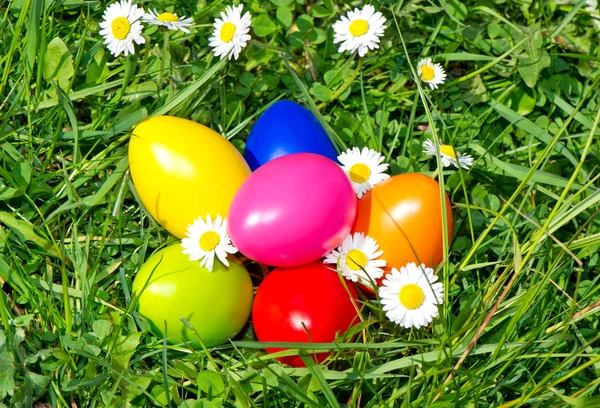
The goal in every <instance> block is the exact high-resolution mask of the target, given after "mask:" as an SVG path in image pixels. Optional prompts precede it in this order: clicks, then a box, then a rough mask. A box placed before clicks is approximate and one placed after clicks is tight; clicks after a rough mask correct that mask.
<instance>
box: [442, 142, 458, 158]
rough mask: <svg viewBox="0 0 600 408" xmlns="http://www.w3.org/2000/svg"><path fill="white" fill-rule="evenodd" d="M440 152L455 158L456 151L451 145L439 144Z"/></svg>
mask: <svg viewBox="0 0 600 408" xmlns="http://www.w3.org/2000/svg"><path fill="white" fill-rule="evenodd" d="M440 152H442V154H443V155H446V156H449V157H452V158H453V159H456V152H455V151H454V147H452V146H449V145H441V146H440Z"/></svg>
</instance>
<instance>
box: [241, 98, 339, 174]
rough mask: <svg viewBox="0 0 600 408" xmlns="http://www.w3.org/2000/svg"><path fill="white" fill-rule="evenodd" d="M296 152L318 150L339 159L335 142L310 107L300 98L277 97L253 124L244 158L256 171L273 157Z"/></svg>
mask: <svg viewBox="0 0 600 408" xmlns="http://www.w3.org/2000/svg"><path fill="white" fill-rule="evenodd" d="M292 153H315V154H320V155H322V156H325V157H328V158H330V159H331V160H337V152H336V150H335V146H334V145H333V143H332V142H331V139H329V136H328V135H327V132H325V129H323V126H321V124H320V123H319V121H318V120H317V118H315V116H314V115H313V114H312V113H311V112H310V111H309V110H308V109H306V108H305V107H303V106H301V105H298V104H297V103H296V102H292V101H277V102H275V103H274V104H272V105H271V106H269V108H267V110H265V112H264V113H263V114H262V115H261V116H260V117H259V118H258V120H257V121H256V123H255V124H254V126H253V127H252V130H251V131H250V135H248V140H246V150H245V151H244V158H245V159H246V161H247V162H248V164H249V165H250V168H251V169H252V170H253V171H254V170H256V169H257V168H258V167H260V166H262V165H263V164H265V163H266V162H268V161H270V160H273V159H276V158H278V157H281V156H285V155H286V154H292Z"/></svg>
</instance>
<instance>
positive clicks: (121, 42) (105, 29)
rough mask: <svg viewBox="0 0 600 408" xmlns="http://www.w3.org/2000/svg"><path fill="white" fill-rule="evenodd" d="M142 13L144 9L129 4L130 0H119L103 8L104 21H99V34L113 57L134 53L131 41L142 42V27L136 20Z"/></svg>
mask: <svg viewBox="0 0 600 408" xmlns="http://www.w3.org/2000/svg"><path fill="white" fill-rule="evenodd" d="M143 15H144V10H143V9H141V8H138V6H137V5H135V4H131V0H121V2H119V3H113V4H111V5H110V6H108V8H107V9H106V10H104V16H103V18H104V21H102V22H101V23H100V28H101V30H100V35H102V36H103V37H104V44H108V50H109V51H110V53H111V54H112V55H114V56H115V57H117V56H119V54H121V53H124V54H125V55H129V54H133V53H135V48H134V47H133V43H134V42H135V43H136V44H144V42H145V40H144V37H142V30H143V29H144V27H143V26H142V24H141V23H140V22H139V21H138V20H139V19H140V18H142V16H143Z"/></svg>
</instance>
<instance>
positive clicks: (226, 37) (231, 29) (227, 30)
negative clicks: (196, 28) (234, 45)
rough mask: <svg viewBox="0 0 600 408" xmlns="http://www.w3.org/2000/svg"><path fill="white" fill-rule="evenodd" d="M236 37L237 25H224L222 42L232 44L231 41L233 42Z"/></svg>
mask: <svg viewBox="0 0 600 408" xmlns="http://www.w3.org/2000/svg"><path fill="white" fill-rule="evenodd" d="M234 35H235V24H233V23H230V22H229V21H227V22H226V23H225V24H223V27H221V35H220V36H219V37H221V41H223V42H226V43H227V42H230V41H231V40H233V36H234Z"/></svg>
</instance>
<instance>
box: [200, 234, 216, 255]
mask: <svg viewBox="0 0 600 408" xmlns="http://www.w3.org/2000/svg"><path fill="white" fill-rule="evenodd" d="M219 241H221V237H220V236H219V234H217V233H216V232H214V231H206V232H205V233H204V234H202V236H201V237H200V249H202V250H203V251H204V252H209V251H212V250H213V249H215V248H216V247H217V245H219Z"/></svg>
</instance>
